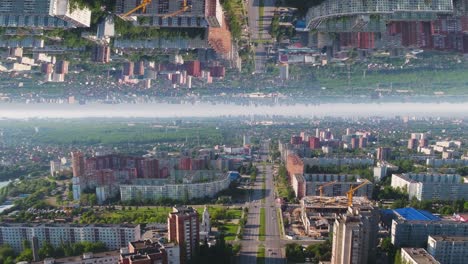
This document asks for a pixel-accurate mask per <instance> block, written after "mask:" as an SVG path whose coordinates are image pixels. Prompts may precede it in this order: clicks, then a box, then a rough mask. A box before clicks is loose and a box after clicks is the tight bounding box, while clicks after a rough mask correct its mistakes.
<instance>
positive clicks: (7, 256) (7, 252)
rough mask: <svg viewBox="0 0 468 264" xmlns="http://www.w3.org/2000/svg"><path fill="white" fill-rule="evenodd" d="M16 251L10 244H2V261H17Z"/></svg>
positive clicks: (0, 254) (9, 262)
mask: <svg viewBox="0 0 468 264" xmlns="http://www.w3.org/2000/svg"><path fill="white" fill-rule="evenodd" d="M14 258H15V252H14V251H13V249H12V248H11V247H10V245H7V244H3V245H1V246H0V263H5V264H7V263H8V264H12V263H15V262H14V260H15V259H14Z"/></svg>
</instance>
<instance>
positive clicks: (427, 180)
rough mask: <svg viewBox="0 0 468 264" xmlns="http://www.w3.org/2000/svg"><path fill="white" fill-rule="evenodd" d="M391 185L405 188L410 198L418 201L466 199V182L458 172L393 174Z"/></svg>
mask: <svg viewBox="0 0 468 264" xmlns="http://www.w3.org/2000/svg"><path fill="white" fill-rule="evenodd" d="M391 186H392V187H393V188H400V189H402V190H406V191H407V192H408V195H409V198H410V199H412V198H413V197H416V199H418V200H419V201H422V200H444V201H452V200H458V199H468V183H464V182H463V178H462V177H461V176H460V175H458V174H429V173H404V174H393V175H392V185H391Z"/></svg>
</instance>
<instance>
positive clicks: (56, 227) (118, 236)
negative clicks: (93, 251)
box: [0, 223, 141, 252]
mask: <svg viewBox="0 0 468 264" xmlns="http://www.w3.org/2000/svg"><path fill="white" fill-rule="evenodd" d="M140 233H141V232H140V225H101V224H93V225H75V224H29V223H0V241H1V242H2V243H4V244H9V245H10V246H11V247H12V248H13V250H14V251H15V252H21V251H22V250H24V248H23V246H22V243H23V241H24V240H27V241H33V238H37V241H38V243H39V245H38V247H39V248H40V247H42V245H43V244H44V243H50V244H52V245H53V246H54V247H58V246H60V245H61V244H62V243H63V242H64V241H66V242H70V243H78V242H85V241H87V242H99V241H100V242H103V243H104V244H105V245H106V247H107V248H108V249H110V250H116V249H120V248H121V247H125V246H126V245H127V243H128V242H130V241H135V240H139V239H140Z"/></svg>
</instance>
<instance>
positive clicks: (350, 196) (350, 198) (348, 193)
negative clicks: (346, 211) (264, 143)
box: [346, 179, 370, 206]
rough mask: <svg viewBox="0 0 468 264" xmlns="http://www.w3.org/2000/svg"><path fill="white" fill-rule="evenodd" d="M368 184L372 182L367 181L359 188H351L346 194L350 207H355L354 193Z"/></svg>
mask: <svg viewBox="0 0 468 264" xmlns="http://www.w3.org/2000/svg"><path fill="white" fill-rule="evenodd" d="M368 183H370V181H369V180H367V179H366V180H364V181H363V182H362V183H361V184H359V185H358V186H356V187H351V188H349V191H348V192H347V193H346V196H347V197H348V206H353V196H354V192H355V191H357V190H358V189H359V188H361V187H363V186H364V185H366V184H368Z"/></svg>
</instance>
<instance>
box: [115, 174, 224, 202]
mask: <svg viewBox="0 0 468 264" xmlns="http://www.w3.org/2000/svg"><path fill="white" fill-rule="evenodd" d="M230 183H231V181H230V179H229V177H225V178H223V179H220V180H214V181H210V182H203V183H186V184H183V183H182V184H167V183H163V184H159V185H153V184H144V185H142V184H138V185H137V184H131V185H130V184H122V185H120V199H121V200H122V201H131V200H134V199H140V198H141V199H150V200H158V199H160V198H170V199H174V200H185V199H193V198H203V197H207V196H208V197H213V196H215V195H216V194H217V193H218V192H220V191H222V190H225V189H227V188H228V187H229V184H230Z"/></svg>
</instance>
